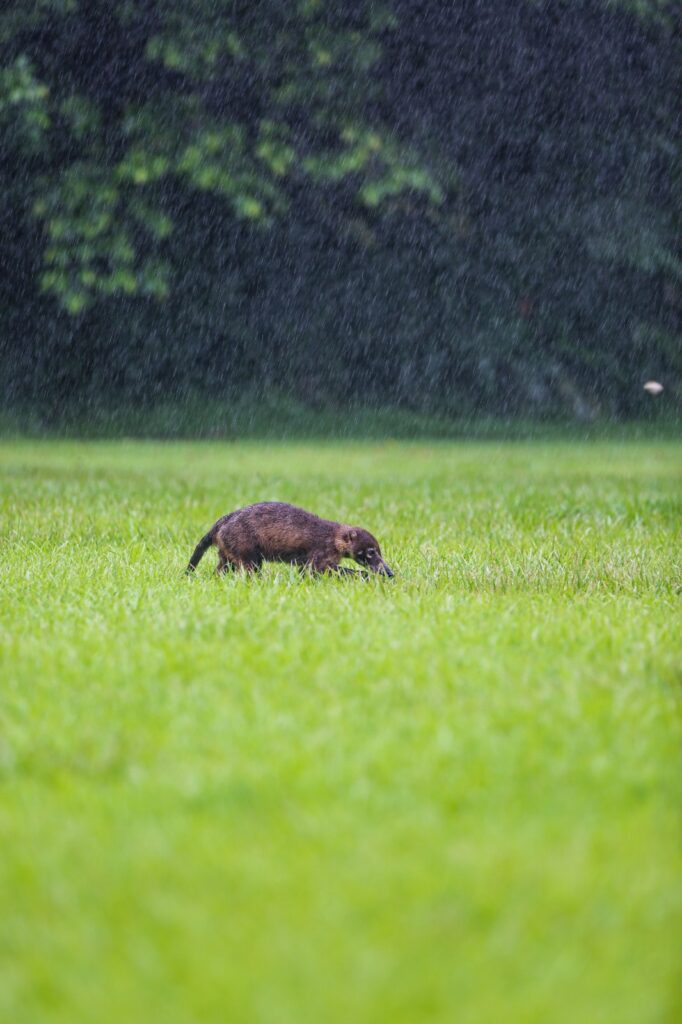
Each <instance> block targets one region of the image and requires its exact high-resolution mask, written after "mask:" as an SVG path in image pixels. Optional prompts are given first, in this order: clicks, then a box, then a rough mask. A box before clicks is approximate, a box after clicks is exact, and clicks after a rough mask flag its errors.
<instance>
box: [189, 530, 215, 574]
mask: <svg viewBox="0 0 682 1024" xmlns="http://www.w3.org/2000/svg"><path fill="white" fill-rule="evenodd" d="M214 536H215V526H213V527H211V529H210V530H209V531H208V533H207V534H206V536H205V537H202V538H201V540H200V541H199V543H198V544H197V546H196V547H195V549H194V554H193V555H192V557H191V558H190V560H189V564H188V566H187V569H186V572H188V573H191V572H194V570H195V569H196V567H197V566H198V564H199V562H200V561H201V559H202V558H203V556H204V554H205V553H206V551H208V549H209V548H210V546H211V544H212V543H213V537H214Z"/></svg>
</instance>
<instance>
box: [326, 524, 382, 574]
mask: <svg viewBox="0 0 682 1024" xmlns="http://www.w3.org/2000/svg"><path fill="white" fill-rule="evenodd" d="M339 550H340V552H341V554H342V555H343V556H344V557H346V558H352V559H353V560H354V561H355V562H357V563H358V565H364V566H366V567H367V568H368V569H371V570H372V572H378V573H380V574H381V575H382V576H393V570H392V569H391V568H390V567H389V566H388V565H386V563H385V562H384V560H383V558H382V557H381V548H380V547H379V541H378V540H377V539H376V537H373V536H372V534H371V533H370V532H369V530H363V529H362V527H360V526H344V528H343V532H342V534H341V541H340V544H339Z"/></svg>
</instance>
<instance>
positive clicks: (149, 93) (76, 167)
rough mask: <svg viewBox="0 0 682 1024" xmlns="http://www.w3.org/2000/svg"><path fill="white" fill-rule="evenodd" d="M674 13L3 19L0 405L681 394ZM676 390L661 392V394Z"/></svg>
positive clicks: (394, 7) (653, 4)
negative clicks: (176, 396) (255, 396)
mask: <svg viewBox="0 0 682 1024" xmlns="http://www.w3.org/2000/svg"><path fill="white" fill-rule="evenodd" d="M681 17H682V15H681V14H680V7H679V5H677V4H675V3H669V2H666V0H576V3H574V4H566V3H563V2H558V0H557V2H556V3H546V4H538V3H535V2H534V0H513V2H511V3H508V4H499V3H498V2H497V0H458V3H456V4H452V3H450V2H448V0H433V2H429V3H424V4H421V3H415V2H414V0H387V3H386V5H385V6H379V4H377V3H374V2H372V0H351V2H341V0H296V2H293V0H292V2H291V3H286V4H285V3H280V2H276V0H113V2H105V0H89V2H88V3H85V2H84V0H23V2H19V0H12V2H9V3H5V5H4V7H3V8H2V11H0V186H1V187H2V195H1V197H0V216H1V218H2V226H3V241H4V247H3V265H4V266H3V270H4V272H3V275H2V277H1V278H0V364H1V366H0V370H1V374H2V380H3V387H4V391H5V395H6V398H7V400H8V401H10V402H13V401H20V400H21V401H29V402H36V401H40V402H42V401H43V399H45V400H47V396H51V397H50V401H52V402H53V403H54V405H55V407H58V406H59V404H60V402H63V401H65V400H66V399H68V400H71V398H72V397H73V396H81V397H82V398H85V399H87V400H91V401H97V400H98V399H99V398H100V397H103V398H107V399H112V400H117V399H128V400H130V399H134V400H138V399H139V400H155V399H156V398H157V397H158V396H159V395H163V394H167V393H168V391H169V390H174V391H177V389H178V388H184V389H192V390H195V391H198V392H200V393H202V394H206V393H211V394H219V395H225V394H227V393H229V392H230V390H231V389H232V390H233V391H237V392H240V391H242V390H243V389H244V388H252V387H254V382H255V383H256V384H257V387H258V388H259V389H260V392H261V393H263V392H264V391H267V390H272V389H276V388H279V389H281V390H285V391H287V392H290V393H292V394H294V395H296V396H297V397H299V398H303V399H304V400H306V401H331V400H334V401H339V402H345V401H348V400H357V399H361V400H369V401H376V402H397V403H400V404H405V405H410V406H412V407H418V408H432V407H440V408H446V409H447V410H448V411H454V412H460V411H462V410H464V409H465V408H469V409H485V410H487V411H490V412H495V413H508V412H513V411H529V410H530V411H533V412H538V411H539V412H543V413H544V412H551V411H554V410H557V409H564V410H566V409H568V410H570V411H572V412H576V413H578V414H579V415H585V416H591V415H596V414H598V413H599V412H600V411H604V410H609V411H612V412H615V413H619V414H625V413H629V412H636V411H637V410H638V405H637V401H636V400H635V399H634V398H633V395H634V393H635V384H634V383H633V382H634V380H635V378H636V380H637V386H636V389H637V391H638V392H641V388H639V383H640V379H641V378H642V377H644V379H646V376H647V375H654V376H660V375H664V376H665V377H666V384H667V385H668V386H667V387H666V397H667V396H668V395H670V394H671V393H674V392H675V387H678V388H679V381H680V380H681V379H682V362H681V359H680V352H681V351H682V346H681V345H680V325H681V319H682V257H681V253H680V249H679V237H680V221H681V218H680V211H681V207H682V163H681V148H680V121H679V111H678V103H677V95H678V93H679V60H678V56H679V54H678V40H679V34H680V31H682V21H681ZM676 381H677V382H678V384H675V382H676Z"/></svg>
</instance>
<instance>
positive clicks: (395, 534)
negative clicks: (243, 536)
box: [0, 440, 682, 1024]
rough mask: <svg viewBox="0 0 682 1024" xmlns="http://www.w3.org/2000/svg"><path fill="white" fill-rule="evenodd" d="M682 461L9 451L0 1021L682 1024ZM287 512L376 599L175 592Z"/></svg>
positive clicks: (235, 583) (460, 451) (485, 449)
mask: <svg viewBox="0 0 682 1024" xmlns="http://www.w3.org/2000/svg"><path fill="white" fill-rule="evenodd" d="M681 470H682V444H676V443H675V442H672V441H667V442H655V441H651V440H650V441H641V442H637V443H626V442H593V443H577V442H572V443H569V442H564V443H561V442H555V443H551V444H550V443H542V442H539V441H536V442H526V443H521V442H515V443H509V444H504V443H492V442H489V443H482V442H478V443H473V442H471V443H452V442H434V443H430V444H419V443H404V444H402V443H401V444H399V443H384V444H379V443H372V444H362V443H345V444H334V443H325V444H314V443H306V444H284V443H282V444H276V443H271V444H266V443H258V442H251V443H241V444H228V443H210V442H205V443H197V444H189V443H172V444H154V443H142V442H138V443H132V442H131V443H125V442H115V443H105V442H100V443H92V444H85V443H77V442H43V443H40V442H20V441H17V442H10V441H6V442H4V443H1V444H0V483H1V487H2V492H1V496H0V536H1V538H2V544H1V550H0V571H1V573H2V589H1V592H0V640H1V642H2V655H1V658H2V660H1V662H0V672H1V674H2V684H1V686H0V844H1V846H0V1020H2V1021H3V1022H4V1021H6V1022H7V1024H56V1022H59V1024H81V1022H83V1024H86V1022H87V1024H93V1022H97V1024H110V1022H111V1024H114V1022H116V1024H119V1022H126V1024H138V1022H140V1024H142V1022H144V1024H148V1022H156V1021H162V1022H163V1024H191V1022H192V1024H193V1022H201V1024H205V1022H210V1024H213V1022H216V1024H223V1022H226V1021H230V1022H232V1021H234V1022H237V1024H240V1022H245V1024H251V1022H256V1024H308V1022H311V1024H312V1022H314V1024H322V1022H324V1024H337V1022H338V1024H348V1022H351V1021H352V1022H353V1024H365V1022H367V1024H369V1022H372V1024H375V1022H376V1024H384V1022H391V1024H403V1022H404V1024H415V1022H422V1021H424V1022H426V1021H428V1022H433V1021H437V1022H441V1021H442V1022H452V1021H457V1022H458V1024H488V1022H491V1024H493V1022H494V1024H497V1022H513V1024H516V1022H526V1021H528V1022H531V1021H532V1022H537V1024H575V1022H581V1024H582V1022H586V1024H592V1022H595V1024H630V1022H631V1024H649V1022H651V1024H653V1022H665V1021H671V1022H672V1021H673V1020H674V1019H679V1018H677V1014H678V1013H679V1012H680V1010H681V1009H682V1007H681V1006H680V998H679V997H680V991H679V977H680V974H679V955H680V948H681V943H682V885H681V879H682V857H681V852H680V838H681V835H682V825H681V814H680V811H681V808H682V770H681V768H682V763H681V759H680V752H681V750H682V745H681V742H680V740H681V736H682V728H681V722H682V719H681V716H680V681H681V677H682V615H681V613H680V612H681V609H680V592H681V591H680V586H681V580H682V571H681V565H680V527H681V526H682V478H681ZM267 499H282V500H288V501H293V502H295V503H297V504H301V505H303V506H305V507H308V508H310V509H312V510H313V511H317V512H319V513H320V514H322V515H325V516H329V517H332V518H339V519H343V520H345V521H351V522H357V523H359V524H361V525H364V526H366V527H367V528H369V529H370V530H372V531H373V532H374V533H375V534H376V535H377V536H378V537H379V539H380V541H381V543H382V546H383V549H384V553H385V556H386V558H387V560H388V562H389V563H390V564H391V565H392V566H393V567H394V568H395V570H396V578H395V579H394V580H373V581H370V582H363V581H361V580H359V579H333V578H323V579H303V580H301V579H300V578H299V577H298V575H297V574H296V572H295V570H292V569H289V568H288V567H277V566H272V565H270V566H267V567H266V569H265V570H264V572H263V573H262V575H261V576H260V577H256V578H251V579H248V578H242V577H241V576H238V575H232V576H228V577H226V578H222V579H219V578H216V577H214V576H213V575H212V571H213V565H214V563H215V557H214V554H213V552H212V551H211V552H209V554H208V555H207V556H206V558H205V559H204V561H203V562H202V564H201V566H200V568H199V571H198V572H197V575H196V577H195V578H194V579H187V578H185V577H184V576H183V575H182V569H183V567H184V565H185V563H186V561H187V558H188V557H189V555H190V553H191V551H192V549H193V547H194V544H195V543H196V541H197V540H198V539H199V537H200V536H201V535H202V533H204V532H205V530H206V529H207V527H208V526H209V525H210V524H211V523H212V522H213V521H214V520H215V519H216V518H217V517H218V515H220V514H222V513H224V512H227V511H229V510H231V509H232V508H235V507H237V506H239V505H242V504H247V503H249V502H252V501H257V500H267Z"/></svg>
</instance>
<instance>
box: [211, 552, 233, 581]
mask: <svg viewBox="0 0 682 1024" xmlns="http://www.w3.org/2000/svg"><path fill="white" fill-rule="evenodd" d="M228 569H234V565H233V564H232V562H230V560H229V559H228V558H226V557H225V555H224V554H223V553H222V551H221V552H220V555H219V556H218V564H217V565H216V567H215V574H216V576H224V575H225V573H226V572H227V570H228Z"/></svg>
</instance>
